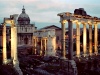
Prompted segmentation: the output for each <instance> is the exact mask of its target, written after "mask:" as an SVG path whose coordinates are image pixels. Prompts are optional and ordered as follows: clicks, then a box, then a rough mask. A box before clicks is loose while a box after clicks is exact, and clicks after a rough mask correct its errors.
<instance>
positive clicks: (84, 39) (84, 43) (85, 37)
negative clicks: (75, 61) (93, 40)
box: [83, 23, 87, 57]
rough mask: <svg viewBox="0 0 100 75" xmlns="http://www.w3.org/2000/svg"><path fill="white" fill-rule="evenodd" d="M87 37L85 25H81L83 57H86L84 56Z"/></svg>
mask: <svg viewBox="0 0 100 75" xmlns="http://www.w3.org/2000/svg"><path fill="white" fill-rule="evenodd" d="M86 46H87V36H86V24H85V23H83V53H84V54H83V56H84V57H86V54H87V51H86V50H87V48H86Z"/></svg>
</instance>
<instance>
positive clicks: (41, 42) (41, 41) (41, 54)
mask: <svg viewBox="0 0 100 75" xmlns="http://www.w3.org/2000/svg"><path fill="white" fill-rule="evenodd" d="M40 39H41V40H40V41H41V49H40V55H42V37H41V38H40Z"/></svg>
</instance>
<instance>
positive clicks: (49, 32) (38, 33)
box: [33, 29, 55, 37]
mask: <svg viewBox="0 0 100 75" xmlns="http://www.w3.org/2000/svg"><path fill="white" fill-rule="evenodd" d="M33 35H34V36H36V37H49V36H52V37H54V36H55V29H43V30H37V31H34V34H33Z"/></svg>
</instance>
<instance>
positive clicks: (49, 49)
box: [33, 29, 56, 56]
mask: <svg viewBox="0 0 100 75" xmlns="http://www.w3.org/2000/svg"><path fill="white" fill-rule="evenodd" d="M33 35H34V36H33V47H34V49H35V48H36V47H37V46H38V48H39V49H37V50H40V51H39V54H40V55H43V54H42V53H43V51H45V54H44V55H45V56H55V55H56V50H55V48H56V35H55V29H43V30H37V31H34V33H33ZM34 51H36V50H34Z"/></svg>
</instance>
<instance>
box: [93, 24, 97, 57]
mask: <svg viewBox="0 0 100 75" xmlns="http://www.w3.org/2000/svg"><path fill="white" fill-rule="evenodd" d="M97 26H98V24H94V53H95V54H96V55H97V54H98V29H97Z"/></svg>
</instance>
